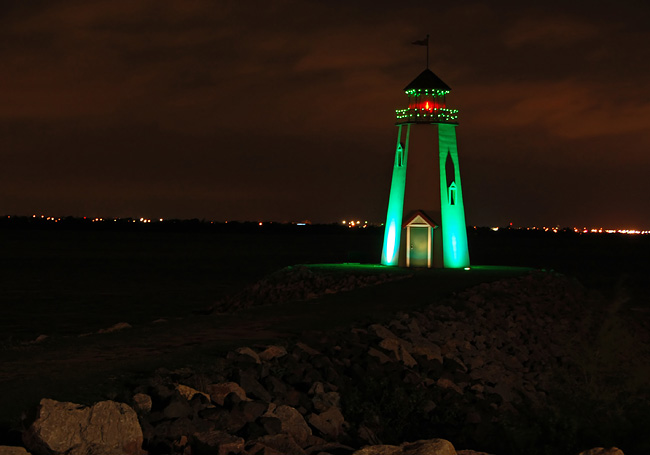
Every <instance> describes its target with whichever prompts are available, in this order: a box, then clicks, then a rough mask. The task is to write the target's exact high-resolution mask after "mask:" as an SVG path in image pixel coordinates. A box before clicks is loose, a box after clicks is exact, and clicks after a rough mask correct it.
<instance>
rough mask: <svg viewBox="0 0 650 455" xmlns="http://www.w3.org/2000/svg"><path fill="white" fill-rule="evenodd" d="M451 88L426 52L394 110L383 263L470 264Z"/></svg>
mask: <svg viewBox="0 0 650 455" xmlns="http://www.w3.org/2000/svg"><path fill="white" fill-rule="evenodd" d="M414 44H416V43H414ZM427 51H428V48H427ZM450 91H451V89H450V88H449V86H448V85H447V84H445V83H444V82H443V81H442V80H441V79H440V78H439V77H438V76H436V75H435V74H434V73H433V71H431V70H430V69H429V68H428V55H427V69H425V70H424V71H423V72H422V73H420V75H418V76H417V77H416V78H415V79H413V81H412V82H411V83H410V84H408V85H407V86H406V87H405V88H404V92H405V93H406V96H407V98H408V107H406V108H405V109H398V110H397V111H396V114H397V115H396V117H397V119H396V123H395V125H396V126H397V145H396V148H395V161H394V163H393V177H392V181H391V186H390V195H389V199H388V210H387V214H386V224H385V231H384V242H383V248H382V253H381V263H382V264H383V265H392V266H401V267H427V268H432V267H435V268H465V267H469V250H468V247H467V227H466V225H465V209H464V203H463V189H462V185H461V180H460V167H459V163H458V147H457V145H456V127H457V126H458V110H457V109H450V108H448V107H447V95H448V94H449V92H450Z"/></svg>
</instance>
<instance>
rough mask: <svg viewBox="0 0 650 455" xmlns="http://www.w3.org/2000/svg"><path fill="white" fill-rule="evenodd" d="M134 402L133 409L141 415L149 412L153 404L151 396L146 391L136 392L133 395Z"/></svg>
mask: <svg viewBox="0 0 650 455" xmlns="http://www.w3.org/2000/svg"><path fill="white" fill-rule="evenodd" d="M132 403H133V404H132V406H133V410H134V411H135V412H137V413H138V414H140V415H142V414H149V413H150V412H151V406H152V405H153V402H152V400H151V397H150V396H149V395H147V394H145V393H136V394H135V395H133V399H132Z"/></svg>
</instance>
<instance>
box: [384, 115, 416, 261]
mask: <svg viewBox="0 0 650 455" xmlns="http://www.w3.org/2000/svg"><path fill="white" fill-rule="evenodd" d="M410 133H411V125H410V124H407V125H406V143H403V142H402V125H398V129H397V146H396V148H395V164H394V166H393V179H392V180H391V184H390V196H389V199H388V212H387V214H386V224H385V228H384V246H383V248H382V252H381V263H382V264H383V265H397V264H398V261H399V251H400V239H401V236H402V215H403V212H404V190H405V189H406V161H407V158H408V149H409V136H410Z"/></svg>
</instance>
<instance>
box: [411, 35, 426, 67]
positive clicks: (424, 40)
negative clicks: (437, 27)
mask: <svg viewBox="0 0 650 455" xmlns="http://www.w3.org/2000/svg"><path fill="white" fill-rule="evenodd" d="M411 44H415V45H416V46H426V47H427V69H429V35H428V34H427V37H426V38H424V39H420V40H417V41H413V42H412V43H411Z"/></svg>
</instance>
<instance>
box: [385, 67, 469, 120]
mask: <svg viewBox="0 0 650 455" xmlns="http://www.w3.org/2000/svg"><path fill="white" fill-rule="evenodd" d="M450 91H451V89H450V88H449V86H448V85H447V84H445V83H444V82H443V81H442V80H441V79H440V78H439V77H438V76H436V75H435V74H434V73H433V71H431V70H430V69H429V68H427V69H425V70H424V71H422V73H420V75H419V76H418V77H416V78H415V79H414V80H413V81H412V82H411V83H410V84H409V85H407V86H406V87H405V88H404V92H405V93H406V96H408V99H409V104H408V107H407V108H406V109H397V110H396V111H395V113H396V117H397V121H396V123H395V124H396V125H402V124H406V123H450V124H457V123H458V109H449V108H447V94H448V93H449V92H450Z"/></svg>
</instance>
